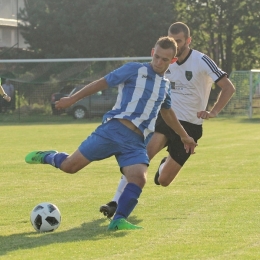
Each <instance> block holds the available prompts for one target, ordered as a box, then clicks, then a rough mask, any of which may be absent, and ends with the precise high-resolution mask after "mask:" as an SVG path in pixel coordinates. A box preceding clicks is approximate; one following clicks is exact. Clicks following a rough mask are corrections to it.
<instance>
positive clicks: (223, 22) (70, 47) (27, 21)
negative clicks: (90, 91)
mask: <svg viewBox="0 0 260 260" xmlns="http://www.w3.org/2000/svg"><path fill="white" fill-rule="evenodd" d="M19 19H21V20H22V21H23V22H24V23H23V24H21V25H20V30H21V31H22V34H23V37H24V38H25V40H26V42H27V43H28V44H29V45H30V52H29V53H31V54H30V55H33V57H35V58H93V57H125V56H149V55H150V52H151V48H152V47H153V44H154V43H155V41H156V40H157V39H158V37H160V36H164V35H167V31H168V27H169V26H170V24H171V23H173V22H176V21H181V22H184V23H186V24H187V25H188V26H189V27H190V29H191V36H192V43H191V48H194V49H197V50H199V51H201V52H204V53H206V54H207V55H208V56H209V57H211V58H212V59H213V60H214V61H215V62H216V63H217V64H218V65H219V66H220V67H221V68H222V69H223V70H224V71H227V72H228V73H230V72H231V71H232V70H249V69H252V68H259V67H260V64H259V63H260V52H259V50H260V34H259V28H260V1H252V0H232V1H229V0H174V1H173V0H160V1H158V0H77V1H71V0H55V1H53V0H25V8H24V9H23V10H20V11H19ZM2 58H3V57H2Z"/></svg>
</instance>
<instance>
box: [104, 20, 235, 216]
mask: <svg viewBox="0 0 260 260" xmlns="http://www.w3.org/2000/svg"><path fill="white" fill-rule="evenodd" d="M168 36H170V37H172V38H174V39H175V41H176V42H177V45H178V50H177V55H176V56H177V58H178V61H177V62H175V63H172V64H170V65H169V68H168V70H167V71H166V73H165V76H166V77H167V78H168V79H169V80H170V81H171V100H172V101H171V102H172V105H171V106H172V109H173V110H174V111H175V114H176V116H177V118H178V119H179V121H180V123H181V124H182V126H183V127H184V128H185V130H186V131H187V133H188V134H189V135H190V136H191V137H193V138H194V140H195V141H196V142H197V141H198V140H199V139H200V138H201V136H202V124H203V120H204V119H210V118H214V117H216V116H217V115H218V114H219V112H220V111H221V110H222V109H223V108H224V107H225V106H226V104H227V103H228V101H229V100H230V98H231V97H232V95H233V93H234V92H235V87H234V86H233V84H232V83H231V81H230V80H229V79H228V76H227V73H226V72H224V71H222V70H221V69H220V68H218V66H217V65H216V63H215V62H214V61H213V60H212V59H210V58H209V57H208V56H207V55H205V54H203V53H201V52H199V51H197V50H193V49H191V48H190V43H191V36H190V30H189V27H188V26H187V25H186V24H184V23H181V22H177V23H173V24H172V25H171V26H170V27H169V30H168ZM214 82H215V83H216V84H217V85H218V86H219V87H220V88H221V92H220V94H219V96H218V99H217V101H216V103H215V104H214V106H213V107H212V108H211V110H210V111H207V110H206V106H207V103H208V99H209V94H210V90H211V87H212V84H213V83H214ZM165 146H167V151H168V152H169V155H168V157H165V158H163V159H162V161H161V164H160V166H159V168H158V171H157V172H156V174H155V178H154V181H155V183H156V184H157V185H162V186H165V187H166V186H168V185H169V184H170V183H171V182H172V181H173V180H174V178H175V177H176V175H177V174H178V173H179V171H180V170H181V168H182V166H183V165H184V164H185V162H186V161H187V160H188V158H189V156H190V153H186V151H185V150H184V149H183V146H182V142H181V140H180V138H179V137H178V135H176V133H175V132H174V131H173V130H172V129H170V128H169V127H168V125H167V124H166V123H165V122H164V120H163V118H162V117H161V115H160V114H159V116H158V119H157V121H156V126H155V133H154V134H153V136H152V138H151V140H150V142H149V143H148V145H147V152H148V156H149V158H150V160H151V159H152V158H153V157H154V156H155V155H156V154H157V153H158V152H159V151H160V150H162V149H163V148H164V147H165ZM126 183H127V180H126V178H125V177H124V176H122V178H121V180H120V182H119V185H118V188H117V191H116V193H115V195H114V198H113V199H112V201H110V202H109V203H107V204H105V205H102V206H101V207H100V212H102V213H103V214H104V215H106V216H107V217H111V216H113V214H114V211H115V210H116V207H117V201H118V198H119V197H120V195H121V193H122V191H123V190H124V187H125V185H126Z"/></svg>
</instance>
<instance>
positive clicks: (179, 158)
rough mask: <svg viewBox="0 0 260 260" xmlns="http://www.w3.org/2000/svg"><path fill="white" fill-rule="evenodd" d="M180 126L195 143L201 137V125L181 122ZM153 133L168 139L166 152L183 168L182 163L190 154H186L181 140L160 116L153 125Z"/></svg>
mask: <svg viewBox="0 0 260 260" xmlns="http://www.w3.org/2000/svg"><path fill="white" fill-rule="evenodd" d="M180 123H181V125H182V126H183V128H184V129H185V130H186V132H187V133H188V135H189V136H191V137H192V138H193V139H194V141H195V142H197V141H198V140H199V139H200V138H201V136H202V125H195V124H192V123H189V122H186V121H181V120H180ZM155 132H158V133H161V134H163V135H165V136H166V138H167V139H168V141H167V143H166V146H167V151H168V152H169V154H170V156H171V157H172V159H173V160H174V161H176V162H177V163H178V164H179V165H181V166H183V165H184V163H185V162H186V161H187V160H188V158H189V157H190V153H186V151H185V149H184V144H183V142H182V141H181V138H180V136H179V135H178V134H176V133H175V132H174V131H173V130H172V129H171V128H170V127H169V126H168V125H167V124H166V123H165V122H164V120H163V119H162V117H161V115H160V114H159V115H158V118H157V120H156V124H155Z"/></svg>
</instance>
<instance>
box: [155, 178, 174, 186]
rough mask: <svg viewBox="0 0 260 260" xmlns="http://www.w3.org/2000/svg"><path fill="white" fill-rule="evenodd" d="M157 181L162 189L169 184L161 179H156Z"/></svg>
mask: <svg viewBox="0 0 260 260" xmlns="http://www.w3.org/2000/svg"><path fill="white" fill-rule="evenodd" d="M158 181H159V183H160V185H161V186H163V187H167V186H169V185H170V184H171V182H169V181H168V180H163V179H160V178H159V179H158Z"/></svg>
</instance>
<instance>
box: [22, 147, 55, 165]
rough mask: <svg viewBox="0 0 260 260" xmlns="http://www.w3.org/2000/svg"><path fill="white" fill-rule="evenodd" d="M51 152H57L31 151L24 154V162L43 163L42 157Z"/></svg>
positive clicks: (51, 151) (52, 151)
mask: <svg viewBox="0 0 260 260" xmlns="http://www.w3.org/2000/svg"><path fill="white" fill-rule="evenodd" d="M51 153H57V151H54V150H50V151H33V152H30V153H28V154H27V155H26V156H25V162H27V163H29V164H44V163H45V162H44V157H45V156H46V155H48V154H51Z"/></svg>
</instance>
